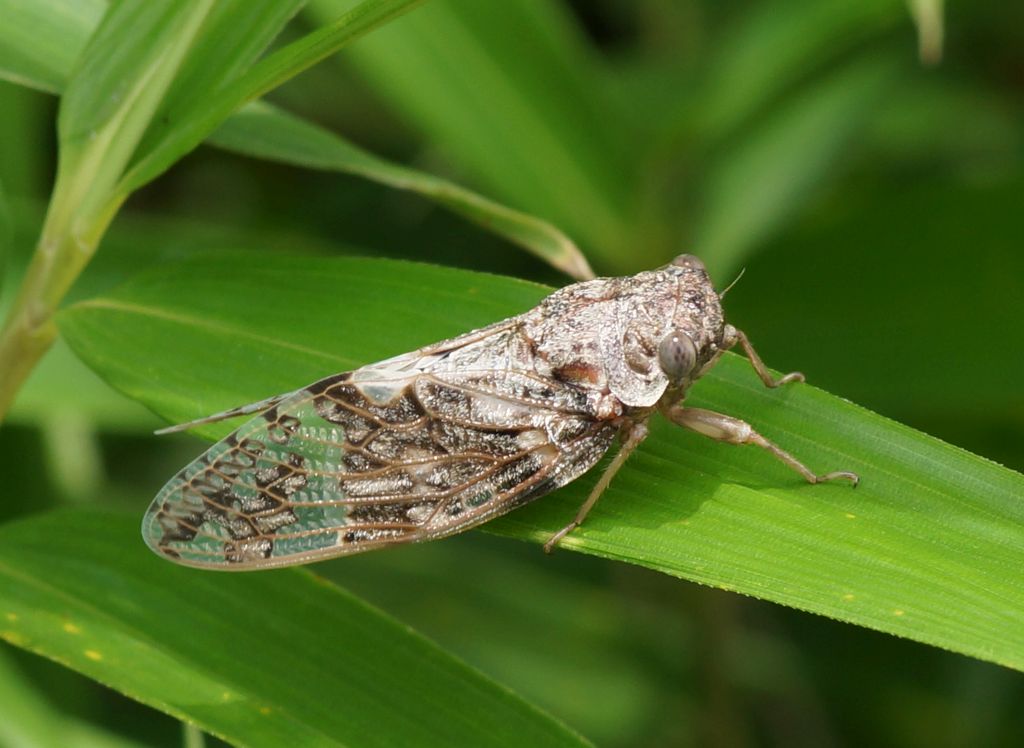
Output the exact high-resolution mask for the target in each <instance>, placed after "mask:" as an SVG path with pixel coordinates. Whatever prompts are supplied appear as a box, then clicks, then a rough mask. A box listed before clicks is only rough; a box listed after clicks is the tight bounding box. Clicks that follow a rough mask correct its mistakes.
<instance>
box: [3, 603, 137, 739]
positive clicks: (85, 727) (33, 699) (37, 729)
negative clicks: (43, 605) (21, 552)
mask: <svg viewBox="0 0 1024 748" xmlns="http://www.w3.org/2000/svg"><path fill="white" fill-rule="evenodd" d="M0 604H2V603H0ZM5 624H6V625H9V624H10V622H9V621H5ZM0 743H2V744H3V745H6V746H31V747H33V748H61V747H62V746H74V747H75V748H131V746H138V745H140V744H138V743H134V742H132V741H128V740H125V739H124V738H120V737H117V736H115V735H112V734H110V733H107V732H104V731H103V730H101V729H99V728H97V727H93V726H92V725H90V724H88V723H87V722H82V721H80V720H77V719H75V718H73V717H71V716H70V715H69V714H68V713H67V712H66V711H64V710H63V709H55V708H54V707H53V705H51V704H50V703H49V702H48V701H47V699H46V697H45V696H43V694H41V693H38V692H37V690H36V688H35V687H34V684H32V683H31V682H30V680H29V679H28V678H27V677H25V676H24V675H23V674H21V673H19V672H18V668H17V666H16V665H15V663H14V662H13V661H12V660H11V658H10V657H8V656H7V653H6V652H5V651H4V648H0Z"/></svg>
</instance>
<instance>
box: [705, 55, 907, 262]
mask: <svg viewBox="0 0 1024 748" xmlns="http://www.w3.org/2000/svg"><path fill="white" fill-rule="evenodd" d="M899 70H900V67H899V66H898V65H897V64H896V63H895V62H894V60H893V59H892V58H890V57H889V56H887V55H882V56H875V57H865V58H861V59H859V60H856V61H854V62H853V63H850V64H849V65H847V66H846V67H844V68H842V69H840V70H839V71H838V72H836V73H833V74H832V75H829V76H826V77H825V79H824V80H822V81H820V82H818V83H817V84H816V85H814V86H811V87H808V88H807V89H804V90H801V91H800V92H799V93H798V94H796V95H794V96H793V97H792V99H791V100H789V101H787V102H786V104H785V105H784V106H781V107H779V109H778V110H777V111H775V112H773V113H772V114H771V115H769V117H768V119H767V120H766V121H765V122H763V123H761V124H760V126H759V127H757V128H755V129H750V130H748V131H747V132H744V133H743V134H742V135H741V136H740V139H739V141H738V142H736V143H733V144H731V145H730V147H728V148H727V149H725V150H724V151H723V153H722V155H720V157H719V158H718V159H717V160H716V161H714V162H713V163H712V164H711V165H710V167H709V169H708V173H707V174H706V175H705V178H704V180H703V189H704V191H705V194H704V207H703V210H702V211H701V213H700V220H699V222H698V225H697V228H696V235H695V239H694V246H695V247H697V248H698V251H699V253H700V255H701V257H702V258H704V260H705V262H706V263H707V265H708V267H709V268H711V269H712V270H713V271H714V272H715V273H716V274H719V275H722V276H725V275H728V274H730V273H732V272H734V271H735V270H736V269H737V268H738V267H739V266H740V264H741V263H742V262H743V259H744V257H745V255H746V254H747V253H748V252H749V251H750V250H751V248H752V247H753V246H754V245H755V244H756V243H758V242H761V241H764V240H765V239H766V238H767V237H768V236H769V235H770V234H771V233H772V232H773V231H775V230H777V229H778V228H779V226H780V225H781V224H782V222H783V221H784V220H785V219H786V218H788V217H789V216H790V215H791V214H792V213H793V212H795V211H796V210H797V208H798V207H799V206H800V205H801V204H803V203H804V202H805V201H806V200H807V198H808V196H809V195H811V194H812V191H813V189H814V188H820V187H821V185H822V184H823V183H824V182H826V180H827V179H828V177H829V176H831V174H832V173H834V171H835V164H836V159H837V156H838V155H839V154H840V153H841V152H842V150H843V149H844V148H846V147H847V146H848V145H849V143H850V141H851V140H852V138H853V135H854V134H855V133H857V131H858V130H859V129H860V128H861V127H862V125H863V124H864V123H865V122H866V121H867V119H868V117H869V116H870V115H871V113H872V104H873V103H874V102H875V101H876V100H877V98H878V97H879V96H880V95H881V93H882V92H883V91H884V90H885V87H886V86H887V85H888V84H889V83H891V82H892V81H893V80H895V77H896V75H897V74H898V72H899Z"/></svg>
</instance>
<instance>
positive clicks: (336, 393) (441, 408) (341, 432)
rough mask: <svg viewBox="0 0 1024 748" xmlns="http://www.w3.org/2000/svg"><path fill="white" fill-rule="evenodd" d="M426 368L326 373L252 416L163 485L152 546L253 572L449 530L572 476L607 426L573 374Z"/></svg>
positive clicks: (597, 447)
mask: <svg viewBox="0 0 1024 748" xmlns="http://www.w3.org/2000/svg"><path fill="white" fill-rule="evenodd" d="M444 357H445V359H447V358H448V354H447V353H445V354H444ZM410 360H411V359H410ZM422 369H423V367H417V366H415V365H413V364H410V363H409V361H406V362H404V363H403V362H402V361H400V360H399V361H398V363H397V364H392V365H391V368H388V366H387V362H385V364H383V365H378V366H377V367H373V368H367V369H365V370H357V371H355V372H349V373H345V374H340V375H337V376H333V377H329V378H327V379H324V380H322V381H320V382H317V383H316V384H313V385H310V386H309V387H307V388H304V389H303V390H300V391H298V392H296V393H295V394H294V395H292V396H290V397H289V398H287V399H285V400H283V401H282V402H280V403H279V404H278V405H277V406H275V407H273V408H270V409H269V410H267V411H266V412H264V413H262V414H261V415H259V416H257V417H255V418H253V419H252V420H250V421H248V422H247V423H245V424H244V425H243V426H241V428H239V429H238V430H237V431H235V432H234V433H233V434H231V435H230V436H228V437H226V438H225V439H223V440H221V441H220V442H218V443H217V444H215V445H214V446H212V447H211V448H210V449H209V450H208V451H207V452H206V453H205V454H203V455H202V456H200V457H199V458H198V459H196V460H195V461H194V462H192V463H191V464H190V465H188V466H187V467H186V468H185V469H184V470H182V471H181V472H180V473H179V474H178V475H176V476H175V477H174V478H173V479H172V480H171V481H170V482H169V483H168V484H167V485H166V486H165V487H164V488H163V490H161V491H160V493H159V495H158V496H157V498H156V499H155V500H154V502H153V504H152V506H151V507H150V509H149V511H148V513H147V515H146V518H145V521H144V523H143V534H144V536H145V539H146V542H147V543H148V544H149V545H150V546H151V547H152V548H153V549H154V550H156V551H157V552H159V553H161V554H163V555H165V556H167V557H169V558H171V559H173V560H175V561H178V562H180V563H184V564H189V565H194V566H209V567H217V568H223V569H252V568H266V567H272V566H282V565H289V564H298V563H304V562H308V561H312V560H316V559H321V558H325V557H330V556H336V555H342V554H347V553H357V552H360V551H365V550H370V549H372V548H377V547H380V546H385V545H391V544H396V543H407V542H419V541H423V540H429V539H433V538H438V537H443V536H446V535H450V534H452V533H456V532H459V531H461V530H464V529H466V528H469V527H472V526H474V525H477V524H479V523H481V522H484V521H486V520H488V519H491V518H492V517H495V516H498V515H500V514H503V513H505V512H507V511H509V510H510V509H512V508H514V507H516V506H519V505H521V504H523V503H525V502H527V501H530V500H531V499H534V498H537V497H539V496H542V495H543V494H545V493H548V492H550V491H552V490H554V489H555V488H558V487H559V486H562V485H565V484H566V483H568V482H569V481H571V480H573V479H574V478H576V477H577V476H579V475H580V474H582V473H583V472H585V471H586V470H587V469H589V468H590V467H591V466H593V465H594V463H596V462H597V461H598V460H599V459H600V457H601V455H602V454H604V452H605V451H606V450H607V449H608V447H609V445H610V443H611V441H612V438H613V437H614V434H615V428H614V427H613V426H612V425H611V424H609V423H608V422H607V421H601V420H599V419H598V418H597V417H596V416H595V415H594V413H593V412H592V410H593V407H592V405H591V403H590V400H588V398H587V397H586V396H585V394H584V393H582V392H580V391H578V390H577V389H576V388H574V387H573V386H572V385H569V384H565V383H560V382H556V381H547V380H545V379H541V378H538V377H536V376H535V375H532V374H524V373H521V372H517V371H515V370H509V369H486V368H482V369H476V370H470V371H467V370H464V369H460V367H458V366H455V367H451V366H447V367H446V366H445V365H444V362H443V361H440V360H438V362H437V363H436V365H435V366H433V367H430V366H428V367H427V370H422ZM432 369H436V370H432Z"/></svg>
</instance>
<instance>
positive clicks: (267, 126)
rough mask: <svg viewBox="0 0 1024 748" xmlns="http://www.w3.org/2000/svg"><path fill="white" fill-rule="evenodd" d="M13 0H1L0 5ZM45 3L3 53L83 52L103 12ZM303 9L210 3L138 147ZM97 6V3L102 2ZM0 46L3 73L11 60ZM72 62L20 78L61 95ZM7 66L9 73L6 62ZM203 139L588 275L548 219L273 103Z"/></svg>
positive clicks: (202, 102) (206, 100)
mask: <svg viewBox="0 0 1024 748" xmlns="http://www.w3.org/2000/svg"><path fill="white" fill-rule="evenodd" d="M13 1H14V0H0V8H2V7H3V3H5V2H7V3H11V2H13ZM50 4H51V5H52V8H51V10H52V11H53V12H51V13H49V14H47V15H45V16H43V17H39V18H36V17H35V16H33V17H32V18H31V19H27V18H26V19H22V18H21V16H17V17H15V21H14V23H25V24H27V23H29V21H30V20H31V22H32V23H33V25H32V33H31V35H29V34H28V33H27V32H26V33H25V34H24V35H22V34H20V33H19V34H17V35H15V34H13V33H9V34H8V35H9V36H11V37H12V39H11V41H10V46H9V55H8V57H11V56H13V55H15V54H18V55H22V54H27V53H29V52H31V51H32V50H33V49H35V46H34V42H32V39H40V38H41V39H44V40H46V42H47V44H50V43H52V44H59V45H60V46H61V47H62V48H63V49H74V50H76V52H75V54H76V55H77V54H79V53H80V51H81V48H82V47H83V46H84V45H85V42H86V40H87V39H88V35H89V34H90V33H91V32H92V31H93V26H95V24H97V23H98V22H99V19H100V16H101V13H99V12H98V11H97V12H96V13H95V14H93V15H88V14H83V13H79V14H77V15H69V13H70V10H69V4H68V3H67V2H59V1H58V0H50ZM73 5H74V4H73V3H72V4H70V6H73ZM300 5H301V2H297V1H296V2H290V3H281V2H278V0H264V1H262V2H260V3H254V2H250V0H231V2H227V1H226V0H225V2H221V3H218V4H216V5H215V6H214V8H213V10H212V11H211V13H210V16H209V17H208V18H207V19H206V21H205V22H204V24H203V27H202V29H201V31H200V33H199V34H198V35H197V38H196V40H195V42H194V43H193V45H192V47H191V49H190V51H189V54H188V56H187V57H186V58H185V60H184V61H183V62H182V66H181V68H180V70H179V72H178V75H177V76H176V77H175V79H174V81H173V82H172V84H171V85H170V87H169V89H168V91H167V93H166V95H165V96H164V98H163V100H162V102H161V103H160V105H159V107H158V109H157V110H156V112H155V114H154V115H153V117H152V119H151V121H150V124H149V126H148V129H147V130H146V133H145V135H144V136H143V138H142V141H141V142H140V143H139V145H138V148H137V153H138V154H141V155H142V156H144V157H145V158H148V159H152V158H153V156H152V154H151V152H152V151H153V150H154V149H156V148H158V147H159V148H162V149H166V148H168V147H169V144H170V143H172V142H173V141H175V139H176V137H177V136H176V135H175V132H174V131H175V130H177V129H179V128H181V127H183V126H187V125H188V123H189V122H191V121H193V120H195V119H200V118H203V117H205V116H207V115H208V113H209V112H208V110H209V108H210V107H211V105H212V103H213V102H219V100H220V96H221V94H220V91H221V89H222V88H223V87H224V86H226V85H228V84H229V83H231V82H232V81H233V80H234V79H236V78H237V77H238V76H239V75H240V74H241V73H243V72H244V71H245V70H246V69H247V68H248V67H249V66H250V65H251V64H252V63H253V61H254V60H255V58H256V56H257V55H258V54H259V53H260V52H261V51H262V50H263V49H264V48H265V47H266V45H267V44H268V43H269V42H270V41H271V40H272V39H273V38H274V37H275V36H276V35H277V34H278V33H279V31H280V30H281V28H282V26H283V24H284V23H285V21H287V20H288V18H289V17H290V16H291V15H292V14H293V13H294V12H295V10H296V9H297V7H298V6H300ZM97 7H98V8H102V7H103V3H99V4H98V6H97ZM4 28H8V27H7V26H5V27H4ZM3 34H4V29H0V41H3V40H4V36H3ZM30 37H31V39H30ZM36 46H38V45H36ZM3 52H4V48H3V47H0V75H2V74H4V71H5V64H6V63H7V61H8V58H5V57H4V56H3ZM73 61H74V56H72V55H67V56H66V58H61V59H60V61H59V65H60V67H59V68H56V69H55V70H56V73H57V74H58V75H56V76H51V77H52V81H51V80H50V78H47V77H45V75H44V74H43V72H39V73H38V74H37V75H35V76H34V77H31V78H27V79H26V82H28V83H29V84H30V85H34V86H36V87H38V88H42V89H43V90H47V91H52V92H54V93H59V92H60V91H61V90H62V88H63V83H64V80H65V78H66V77H67V76H68V75H69V72H70V69H71V66H72V64H73ZM12 64H13V63H12ZM54 64H58V63H54ZM7 72H8V73H9V74H11V75H13V73H12V72H11V69H10V68H8V69H7ZM48 81H49V82H48ZM214 124H215V123H214ZM206 126H207V127H209V124H207V125H206ZM208 142H209V143H210V144H212V145H215V146H220V147H222V148H225V149H227V150H231V151H235V152H240V153H244V154H246V155H249V156H255V157H258V158H265V159H272V160H277V161H283V162H285V163H290V164H295V165H299V166H304V167H307V168H317V169H331V170H337V171H343V172H347V173H353V174H359V175H361V176H364V177H366V178H367V179H372V180H374V181H377V182H380V183H381V184H386V185H388V186H391V187H394V188H396V189H405V190H410V191H413V192H417V193H418V194H421V195H423V196H424V197H427V198H429V199H432V200H435V201H436V202H438V203H439V204H441V205H444V206H446V207H447V208H449V209H450V210H452V211H454V212H456V213H459V214H460V215H462V216H464V217H466V218H467V219H469V220H471V221H474V222H475V223H477V224H479V225H481V226H483V227H484V228H486V229H488V230H491V231H494V232H495V233H498V234H499V235H501V236H503V237H505V238H506V239H508V240H509V241H511V242H514V243H516V244H519V245H520V246H523V247H525V248H526V249H527V250H529V251H531V252H533V253H534V254H536V255H537V256H539V257H541V258H542V259H544V260H545V261H547V262H549V263H551V264H552V265H553V266H554V267H557V268H559V269H560V270H562V271H564V272H566V273H568V274H569V275H570V276H572V277H574V278H577V279H582V278H587V277H592V276H593V271H591V270H590V267H589V265H588V264H587V261H586V258H584V257H583V254H582V253H581V252H580V251H579V248H577V247H576V245H575V244H574V243H573V242H572V240H570V239H569V238H568V237H567V236H566V235H565V234H563V233H562V232H561V231H559V230H558V229H557V228H555V227H554V226H553V225H552V224H550V223H548V222H547V221H543V220H540V219H538V218H535V217H533V216H530V215H527V214H524V213H520V212H519V211H515V210H512V209H510V208H507V207H505V206H504V205H501V204H499V203H496V202H494V201H493V200H489V199H488V198H485V197H483V196H481V195H479V194H477V193H475V192H472V191H470V190H467V189H465V188H463V187H460V186H459V185H457V184H454V183H453V182H451V181H449V180H446V179H441V178H439V177H435V176H433V175H430V174H425V173H423V172H419V171H416V170H414V169H410V168H408V167H405V166H401V165H399V164H394V163H390V162H388V161H386V160H384V159H381V158H379V157H377V156H375V155H373V154H371V153H369V152H367V151H364V150H362V149H360V148H358V147H357V146H355V145H354V144H352V143H350V142H348V141H346V140H344V139H343V138H342V137H341V136H339V135H337V134H334V133H330V132H328V131H327V130H324V129H323V128H319V127H317V126H315V125H313V124H311V123H308V122H305V121H303V120H301V119H300V118H298V117H296V116H294V115H291V114H287V113H285V112H283V111H281V110H278V109H277V108H275V107H272V106H271V105H269V104H265V103H259V102H254V103H253V104H251V105H249V106H247V107H244V108H243V109H242V110H241V111H238V112H235V113H234V114H232V115H231V116H229V117H228V118H227V121H226V122H225V123H224V124H223V125H222V126H221V127H220V129H218V130H216V131H215V132H214V134H213V136H212V137H211V138H210V139H209V141H208ZM179 145H180V144H179ZM147 154H148V155H147ZM178 155H180V154H178ZM168 158H170V156H168ZM169 164H170V161H168V162H167V164H166V165H169Z"/></svg>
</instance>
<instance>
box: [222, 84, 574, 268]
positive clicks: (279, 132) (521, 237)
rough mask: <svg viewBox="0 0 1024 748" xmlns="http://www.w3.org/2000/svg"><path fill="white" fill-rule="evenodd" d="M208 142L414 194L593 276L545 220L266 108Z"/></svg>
mask: <svg viewBox="0 0 1024 748" xmlns="http://www.w3.org/2000/svg"><path fill="white" fill-rule="evenodd" d="M209 142H210V143H211V144H212V145H217V146H220V147H221V148H225V149H227V150H232V151H238V152H240V153H244V154H247V155H250V156H256V157H258V158H264V159H273V160H277V161H282V162H284V163H288V164H296V165H299V166H305V167H308V168H314V169H330V170H334V171H340V172H345V173H349V174H358V175H359V176H363V177H367V178H368V179H372V180H374V181H375V182H379V183H381V184H386V185H388V186H389V187H394V188H395V189H399V190H409V191H411V192H416V193H418V194H420V195H423V196H424V197H426V198H429V199H431V200H434V201H436V202H437V203H439V204H440V205H443V206H445V207H446V208H448V209H449V210H451V211H453V212H455V213H458V214H460V215H462V216H464V217H465V218H468V219H469V220H471V221H473V222H475V223H477V224H480V225H481V226H484V227H485V228H487V229H489V230H490V231H493V232H495V233H496V234H499V235H501V236H504V237H505V238H506V239H508V240H510V241H512V242H515V243H516V244H519V245H521V246H523V247H524V248H526V249H527V250H529V251H531V252H533V253H534V254H536V255H537V256H538V257H540V258H541V259H543V260H545V261H546V262H548V263H550V264H551V265H552V266H554V267H556V268H558V269H560V270H562V271H563V272H565V273H568V274H569V275H570V276H572V277H573V278H576V279H577V280H583V279H586V278H592V277H593V276H594V272H593V271H592V270H591V269H590V266H589V265H588V264H587V260H586V258H585V257H584V256H583V253H582V252H580V250H579V248H578V247H577V246H576V245H575V244H574V243H573V241H572V240H571V239H569V237H567V236H566V235H565V234H563V233H562V232H561V231H559V230H558V229H557V228H555V227H554V226H552V225H551V224H550V223H548V222H547V221H542V220H540V219H539V218H535V217H533V216H530V215H527V214H525V213H521V212H519V211H517V210H512V209H511V208H506V207H505V206H504V205H501V204H499V203H496V202H494V201H493V200H488V199H487V198H486V197H483V196H482V195H479V194H477V193H475V192H473V191H471V190H467V189H466V188H464V187H460V186H459V185H457V184H455V183H454V182H450V181H448V180H447V179H442V178H440V177H435V176H434V175H432V174H427V173H424V172H421V171H416V170H415V169H410V168H408V167H405V166H402V165H400V164H395V163H391V162H389V161H385V160H384V159H382V158H379V157H378V156H375V155H373V154H372V153H370V152H368V151H364V150H363V149H361V148H359V147H358V146H356V145H353V144H352V143H350V142H348V141H347V140H345V139H344V138H341V137H340V136H338V135H335V134H334V133H332V132H329V131H327V130H324V129H323V128H320V127H317V126H316V125H313V124H310V123H308V122H305V121H303V120H301V119H299V118H298V117H295V116H293V115H290V114H288V113H286V112H283V111H281V110H280V109H277V108H276V107H273V106H271V105H269V104H264V103H262V102H255V103H253V104H250V105H249V106H247V107H245V108H244V109H242V110H241V111H240V112H237V113H236V114H235V115H234V116H232V117H231V118H230V119H228V121H227V122H226V123H225V124H224V126H223V127H221V128H220V129H219V130H218V131H217V132H215V133H214V134H213V136H212V137H211V139H210V141H209Z"/></svg>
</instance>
